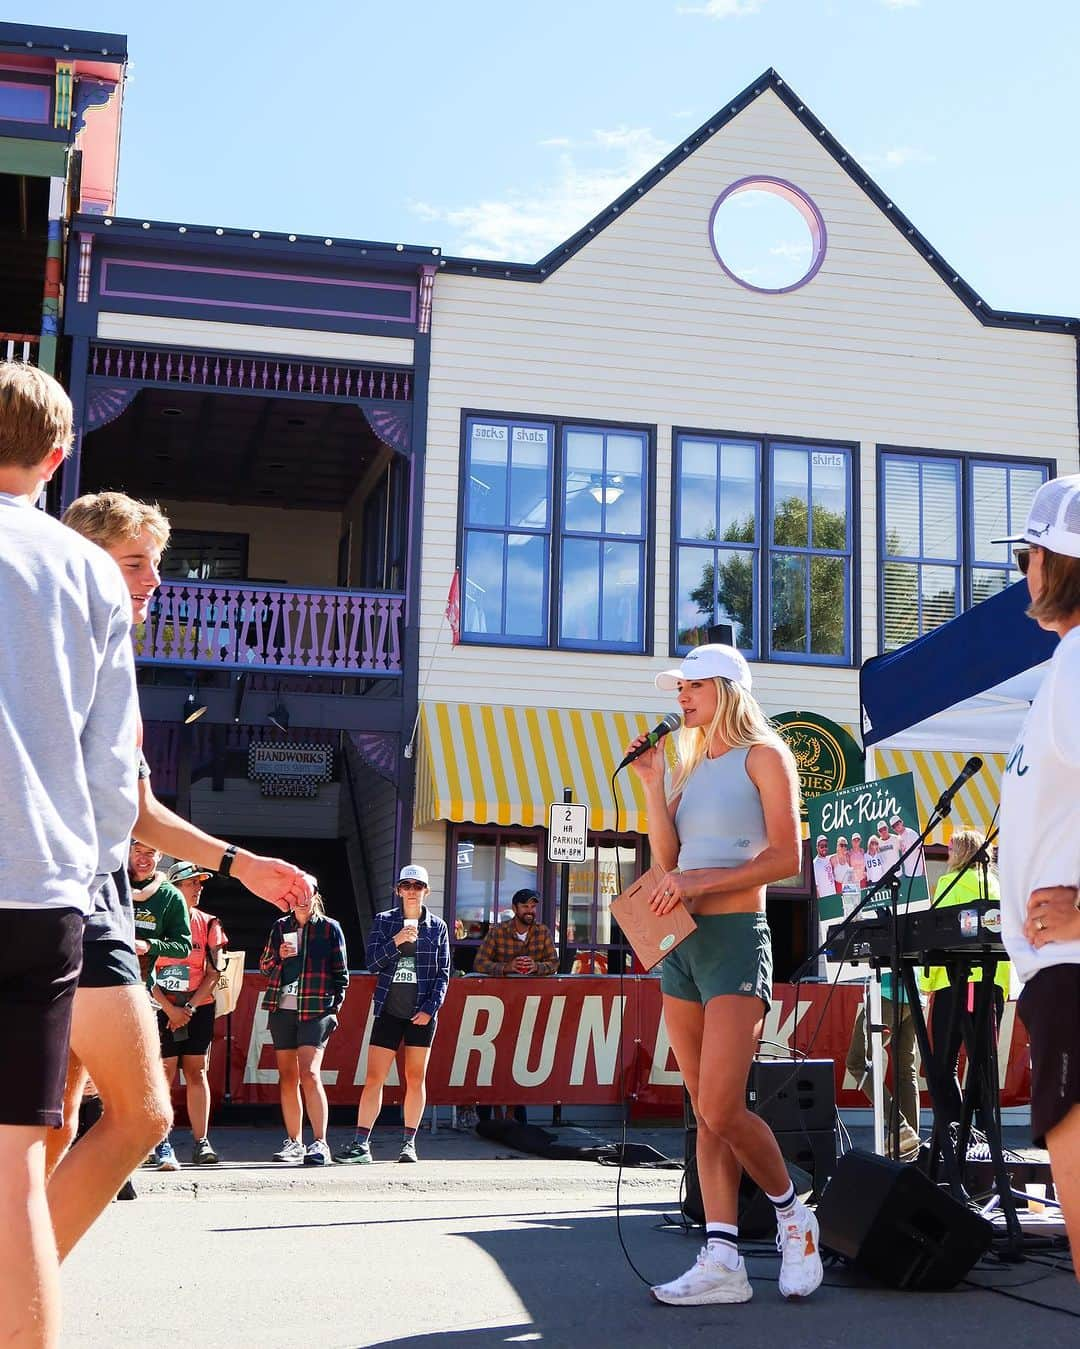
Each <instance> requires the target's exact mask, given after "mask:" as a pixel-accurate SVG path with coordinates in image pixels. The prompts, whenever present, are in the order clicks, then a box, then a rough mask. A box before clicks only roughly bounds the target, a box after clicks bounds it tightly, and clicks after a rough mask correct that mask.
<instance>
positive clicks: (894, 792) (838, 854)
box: [807, 773, 930, 922]
mask: <svg viewBox="0 0 1080 1349" xmlns="http://www.w3.org/2000/svg"><path fill="white" fill-rule="evenodd" d="M807 809H808V813H809V823H810V855H811V857H812V859H813V869H814V894H815V895H816V896H817V901H818V917H819V918H820V919H821V920H822V921H824V922H827V921H829V920H832V919H840V918H843V917H845V916H846V915H847V914H849V913H850V912H851V910H852V909H853V908H854V907H855V906H856V904H858V903H859V901H860V899H862V898H863V895H864V892H865V891H866V890H868V889H869V888H870V887H872V886H873V885H875V884H876V883H877V882H878V881H880V880H881V878H882V877H883V876H884V875H885V873H886V872H887V871H888V870H889V868H890V867H891V866H892V865H893V863H894V862H896V861H897V860H898V859H899V858H901V857H902V856H903V855H904V853H906V852H907V851H908V848H909V847H911V845H912V844H914V843H916V842H917V841H918V837H919V832H918V831H919V823H918V817H917V815H916V812H915V781H914V778H913V777H912V775H911V774H910V773H897V774H896V776H895V777H890V778H879V779H878V780H877V781H876V782H866V783H857V784H855V785H854V786H849V787H841V789H840V790H839V791H837V792H827V793H825V794H824V795H822V796H815V797H814V798H813V799H812V800H810V801H809V802H808V803H807ZM929 897H930V892H929V890H928V889H927V884H926V860H925V858H924V856H923V849H922V845H921V844H919V846H918V847H916V848H915V849H914V851H913V852H911V853H910V855H909V856H908V857H907V858H905V860H904V862H903V865H902V867H901V871H900V905H901V907H902V908H907V907H908V906H909V905H914V904H918V903H920V902H925V901H927V900H928V899H929ZM888 899H889V896H888V891H887V890H883V891H882V893H881V897H880V899H878V898H877V897H875V898H874V899H873V900H871V906H873V907H877V906H878V905H879V904H880V905H884V904H887V903H888Z"/></svg>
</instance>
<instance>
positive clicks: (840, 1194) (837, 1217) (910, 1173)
mask: <svg viewBox="0 0 1080 1349" xmlns="http://www.w3.org/2000/svg"><path fill="white" fill-rule="evenodd" d="M817 1216H818V1222H819V1224H820V1226H821V1244H822V1246H827V1247H828V1248H829V1249H830V1250H833V1251H835V1252H836V1253H837V1254H838V1255H842V1256H843V1257H844V1258H845V1259H846V1260H850V1261H851V1263H852V1264H853V1265H855V1266H856V1268H858V1269H861V1270H862V1271H863V1272H864V1273H866V1274H869V1275H870V1276H871V1277H872V1278H875V1279H877V1280H878V1281H879V1282H881V1283H884V1284H887V1285H888V1286H889V1287H890V1288H908V1289H940V1288H952V1287H953V1286H954V1285H955V1284H957V1283H959V1281H960V1280H961V1279H962V1278H963V1277H964V1275H965V1274H966V1273H967V1272H968V1270H969V1269H970V1268H971V1267H972V1265H973V1264H974V1263H975V1261H976V1260H978V1259H979V1257H980V1256H981V1255H983V1254H984V1253H985V1252H986V1251H987V1249H988V1248H989V1246H990V1242H991V1239H992V1237H993V1233H994V1229H993V1227H992V1226H991V1224H990V1223H988V1222H987V1221H986V1219H985V1218H980V1217H979V1215H978V1214H977V1213H973V1212H972V1211H971V1210H970V1209H968V1208H966V1207H965V1206H964V1205H963V1204H961V1203H958V1202H957V1200H955V1199H953V1198H952V1196H951V1195H949V1194H946V1193H945V1191H944V1190H940V1189H938V1187H937V1186H936V1185H935V1184H934V1183H933V1182H932V1181H931V1180H929V1179H928V1178H927V1177H926V1176H924V1175H923V1173H922V1172H921V1171H920V1170H918V1168H917V1167H914V1166H905V1165H904V1163H903V1162H891V1161H889V1160H888V1159H887V1158H885V1157H878V1156H877V1155H876V1154H875V1153H872V1152H860V1151H858V1150H854V1151H852V1152H848V1153H845V1155H844V1156H843V1157H841V1158H840V1160H839V1162H837V1164H836V1171H835V1173H834V1175H833V1178H832V1180H831V1181H830V1182H829V1184H828V1186H827V1187H826V1189H825V1193H824V1194H823V1195H822V1197H821V1203H820V1204H819V1205H818V1210H817Z"/></svg>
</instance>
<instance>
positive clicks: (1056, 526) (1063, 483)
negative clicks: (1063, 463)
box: [991, 473, 1080, 557]
mask: <svg viewBox="0 0 1080 1349" xmlns="http://www.w3.org/2000/svg"><path fill="white" fill-rule="evenodd" d="M991 542H992V543H1034V544H1036V545H1037V546H1038V547H1039V548H1047V549H1049V550H1050V552H1051V553H1064V554H1065V556H1066V557H1080V473H1070V474H1067V475H1066V476H1065V477H1064V478H1051V479H1050V481H1049V482H1044V483H1043V485H1042V486H1041V487H1040V488H1039V490H1038V491H1037V492H1036V493H1035V495H1034V496H1033V497H1032V499H1031V508H1030V510H1029V511H1028V518H1027V524H1025V526H1024V529H1023V533H1021V534H1010V535H1009V537H1008V538H1007V539H992V540H991Z"/></svg>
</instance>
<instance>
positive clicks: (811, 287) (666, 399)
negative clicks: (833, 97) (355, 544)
mask: <svg viewBox="0 0 1080 1349" xmlns="http://www.w3.org/2000/svg"><path fill="white" fill-rule="evenodd" d="M756 174H766V175H772V176H775V177H780V178H785V179H788V180H790V181H792V182H794V183H795V184H797V185H798V186H799V187H800V188H802V189H803V190H804V191H805V192H807V193H808V194H809V195H810V196H811V197H812V198H813V199H814V201H815V202H816V203H817V205H818V207H819V208H820V210H821V212H822V214H823V216H824V219H825V222H826V226H827V230H828V249H827V252H826V256H825V259H824V263H823V265H822V267H821V270H820V271H819V273H818V275H817V276H816V277H815V278H814V279H813V280H812V281H811V282H810V283H809V284H807V285H806V286H804V287H802V288H801V289H799V290H796V291H793V292H791V293H789V294H785V295H763V294H758V293H755V292H752V291H748V290H746V289H744V288H742V287H740V286H738V285H736V284H735V283H734V282H732V281H731V280H730V279H729V278H728V277H727V276H726V275H725V274H724V272H723V271H722V270H721V269H720V267H719V266H718V265H717V263H716V260H715V258H714V256H713V253H712V250H711V248H710V244H709V237H708V221H709V213H710V210H711V208H712V205H713V203H714V202H715V200H716V198H717V196H718V195H719V193H720V192H721V191H722V190H723V189H724V188H725V187H727V186H728V185H729V184H730V183H732V182H733V181H735V180H736V179H739V178H742V177H746V176H749V175H756ZM1076 356H1077V353H1076V344H1075V342H1074V340H1073V339H1072V338H1070V337H1066V336H1062V335H1059V334H1054V333H1040V332H1036V331H1031V330H1023V331H1009V330H1007V329H1002V328H997V327H986V326H984V325H982V324H981V323H980V322H979V321H978V319H977V318H976V317H975V316H974V315H973V314H972V313H971V312H970V311H969V310H968V309H967V308H966V307H965V306H964V305H963V304H962V303H961V301H960V300H959V299H957V298H956V296H955V295H954V294H953V293H952V292H951V291H950V290H949V288H948V287H947V286H946V285H945V284H944V283H943V282H942V280H941V279H940V278H939V277H938V276H937V275H936V274H935V273H934V271H933V270H932V269H931V267H930V266H929V265H928V263H927V262H926V260H925V259H924V258H922V257H921V256H920V255H919V253H918V252H917V251H916V250H915V248H914V247H912V246H911V245H910V244H909V242H908V241H907V239H906V238H905V237H904V236H903V235H902V234H901V233H900V232H899V231H898V230H897V229H896V228H895V227H894V226H893V225H892V224H891V223H890V221H889V220H888V219H887V218H886V216H885V215H884V214H883V213H882V212H881V211H880V210H879V208H878V207H877V206H876V205H875V204H874V203H873V202H872V201H871V200H870V199H869V198H868V197H867V196H866V195H865V194H864V193H863V192H862V191H861V190H860V189H859V188H858V187H857V186H856V185H855V184H854V183H853V182H852V180H851V179H850V178H849V177H848V175H847V174H846V173H845V172H844V171H843V169H841V167H840V166H839V165H838V164H837V163H836V162H835V161H834V160H833V159H832V157H831V156H830V155H829V154H828V152H827V151H826V150H825V149H824V148H823V146H822V145H820V144H819V143H818V141H817V140H816V139H815V137H814V136H813V135H812V134H811V133H810V132H809V131H808V130H807V129H806V128H805V127H804V126H803V125H802V123H801V122H799V120H798V119H797V118H796V117H795V116H794V115H793V114H792V113H791V112H790V111H789V110H788V109H787V108H786V107H785V106H784V104H783V103H782V102H781V101H780V100H779V99H778V98H777V97H776V96H775V94H774V93H772V92H771V91H767V92H765V93H764V94H763V95H762V96H761V97H759V98H758V99H757V100H756V101H754V102H753V103H751V104H750V105H749V106H748V107H747V108H746V109H745V110H744V111H742V112H740V113H739V114H738V115H737V116H736V117H735V118H734V119H733V120H732V121H731V122H730V123H729V124H728V125H727V126H726V127H724V128H723V129H722V130H721V131H720V132H718V133H717V134H716V135H715V136H714V137H713V138H712V139H711V140H710V141H708V142H707V143H706V144H705V145H704V146H702V147H701V148H700V149H698V150H696V151H694V152H693V153H692V154H690V155H688V156H687V158H686V160H685V162H683V163H682V164H681V165H679V166H677V167H676V168H675V169H674V170H673V171H672V172H671V173H670V174H669V175H668V177H667V178H665V179H663V180H662V181H661V182H660V183H659V184H657V185H656V186H654V187H652V188H651V189H650V190H649V191H648V192H646V193H645V194H644V195H643V196H642V197H641V199H640V200H638V201H636V202H634V203H633V204H632V205H631V206H630V207H629V208H628V209H626V210H625V211H624V212H623V213H622V214H621V215H620V216H619V218H618V219H616V220H614V221H613V223H611V224H609V225H608V226H607V227H606V228H605V229H604V230H603V231H602V232H601V233H599V234H598V235H597V236H596V238H595V239H593V240H592V241H590V242H589V243H588V244H587V245H586V246H585V247H584V248H583V249H582V250H580V251H579V252H578V253H577V254H576V255H574V256H573V257H572V258H570V259H569V260H568V261H567V262H566V263H564V264H563V265H562V266H561V267H559V268H558V270H557V271H556V272H554V274H553V275H552V276H551V277H550V278H548V279H546V280H544V281H543V282H541V283H539V284H526V283H522V282H513V281H507V280H493V279H489V278H486V277H481V276H475V277H473V276H468V275H454V274H447V273H445V272H441V273H440V274H439V275H438V276H437V279H436V286H435V299H434V308H433V320H432V350H431V380H430V388H429V418H428V440H427V464H426V479H425V514H424V542H423V571H422V581H423V596H422V611H421V622H422V641H421V655H420V669H421V682H422V683H423V681H424V679H425V678H426V679H427V680H428V682H427V686H426V693H425V696H426V698H428V699H429V700H434V699H442V700H449V701H462V702H464V701H477V702H482V701H487V702H493V703H515V704H536V705H539V706H549V707H605V708H615V709H619V710H628V711H629V710H643V711H649V712H650V713H651V712H653V711H655V712H662V711H664V710H666V708H667V702H666V700H665V698H664V697H663V696H662V695H659V694H657V693H656V692H655V691H654V690H653V688H652V675H653V673H654V672H655V671H656V670H658V669H662V668H665V667H666V666H668V665H669V664H671V663H672V662H671V659H670V655H669V640H670V638H669V564H670V557H669V553H670V545H669V541H670V530H671V451H672V427H673V426H683V427H688V428H694V429H700V430H723V431H728V432H739V433H745V434H754V435H787V436H807V437H814V438H820V439H825V440H832V439H835V440H839V441H844V442H854V443H856V444H857V445H858V446H859V447H860V449H859V454H858V459H859V477H860V490H859V504H858V526H859V539H860V546H861V571H860V574H859V576H858V584H857V594H858V599H857V604H858V608H859V614H860V620H861V629H862V650H861V653H856V654H857V659H856V664H858V661H859V659H860V658H863V659H864V658H866V657H868V656H870V655H873V654H874V653H875V651H876V647H877V557H876V548H877V534H876V530H877V522H876V509H875V501H876V483H875V469H876V446H877V445H878V444H891V445H898V446H908V447H912V448H916V447H918V448H930V449H937V450H951V451H981V452H987V453H994V454H1009V455H1015V456H1018V457H1023V456H1038V457H1050V458H1053V459H1056V460H1057V463H1058V471H1059V472H1069V471H1074V472H1075V471H1076V470H1077V467H1078V454H1077V406H1076ZM463 409H469V410H475V411H480V412H482V411H492V412H496V411H497V412H508V413H520V414H533V415H536V414H542V415H544V416H549V417H589V418H596V419H603V420H611V421H616V422H617V421H620V420H625V421H628V422H639V423H640V422H643V423H648V424H653V425H655V426H656V428H657V461H656V501H655V520H656V534H655V568H656V571H655V585H654V592H653V600H652V607H653V614H654V621H655V634H656V636H655V654H654V656H653V657H651V658H649V657H640V656H625V655H598V654H594V653H576V652H565V651H539V652H538V651H534V650H522V649H517V650H515V649H513V648H502V647H500V648H491V647H475V646H473V647H470V646H467V645H462V646H459V647H456V648H452V647H451V645H450V641H449V637H448V635H447V632H446V626H445V622H444V620H443V617H442V615H443V610H444V607H445V604H446V593H447V587H448V584H449V581H450V577H451V575H452V573H453V569H454V565H455V560H456V556H457V508H458V484H459V464H460V454H461V445H460V434H461V412H462V410H463ZM429 671H430V674H429V673H428V672H429ZM754 675H755V680H756V689H757V691H758V694H759V697H760V698H761V701H762V702H763V704H764V705H765V707H766V709H767V710H768V711H770V712H780V711H784V710H788V709H792V708H807V709H812V710H816V711H818V712H821V713H824V714H825V715H827V716H831V717H833V718H835V719H836V720H838V721H840V722H844V723H849V724H851V723H857V720H858V715H857V714H858V705H857V704H858V672H857V670H856V669H837V668H836V667H821V666H812V665H791V664H761V665H758V666H757V667H756V668H755V670H754Z"/></svg>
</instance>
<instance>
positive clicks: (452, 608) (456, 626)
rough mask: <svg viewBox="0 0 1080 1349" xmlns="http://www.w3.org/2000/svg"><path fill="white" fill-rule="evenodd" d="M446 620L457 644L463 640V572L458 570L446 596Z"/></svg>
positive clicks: (455, 644)
mask: <svg viewBox="0 0 1080 1349" xmlns="http://www.w3.org/2000/svg"><path fill="white" fill-rule="evenodd" d="M446 621H447V622H448V623H449V624H450V633H451V637H452V639H453V645H454V646H457V645H458V643H459V642H460V641H461V573H460V572H459V571H456V570H455V572H454V576H453V579H452V580H451V582H450V592H449V594H448V595H447V596H446Z"/></svg>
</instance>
